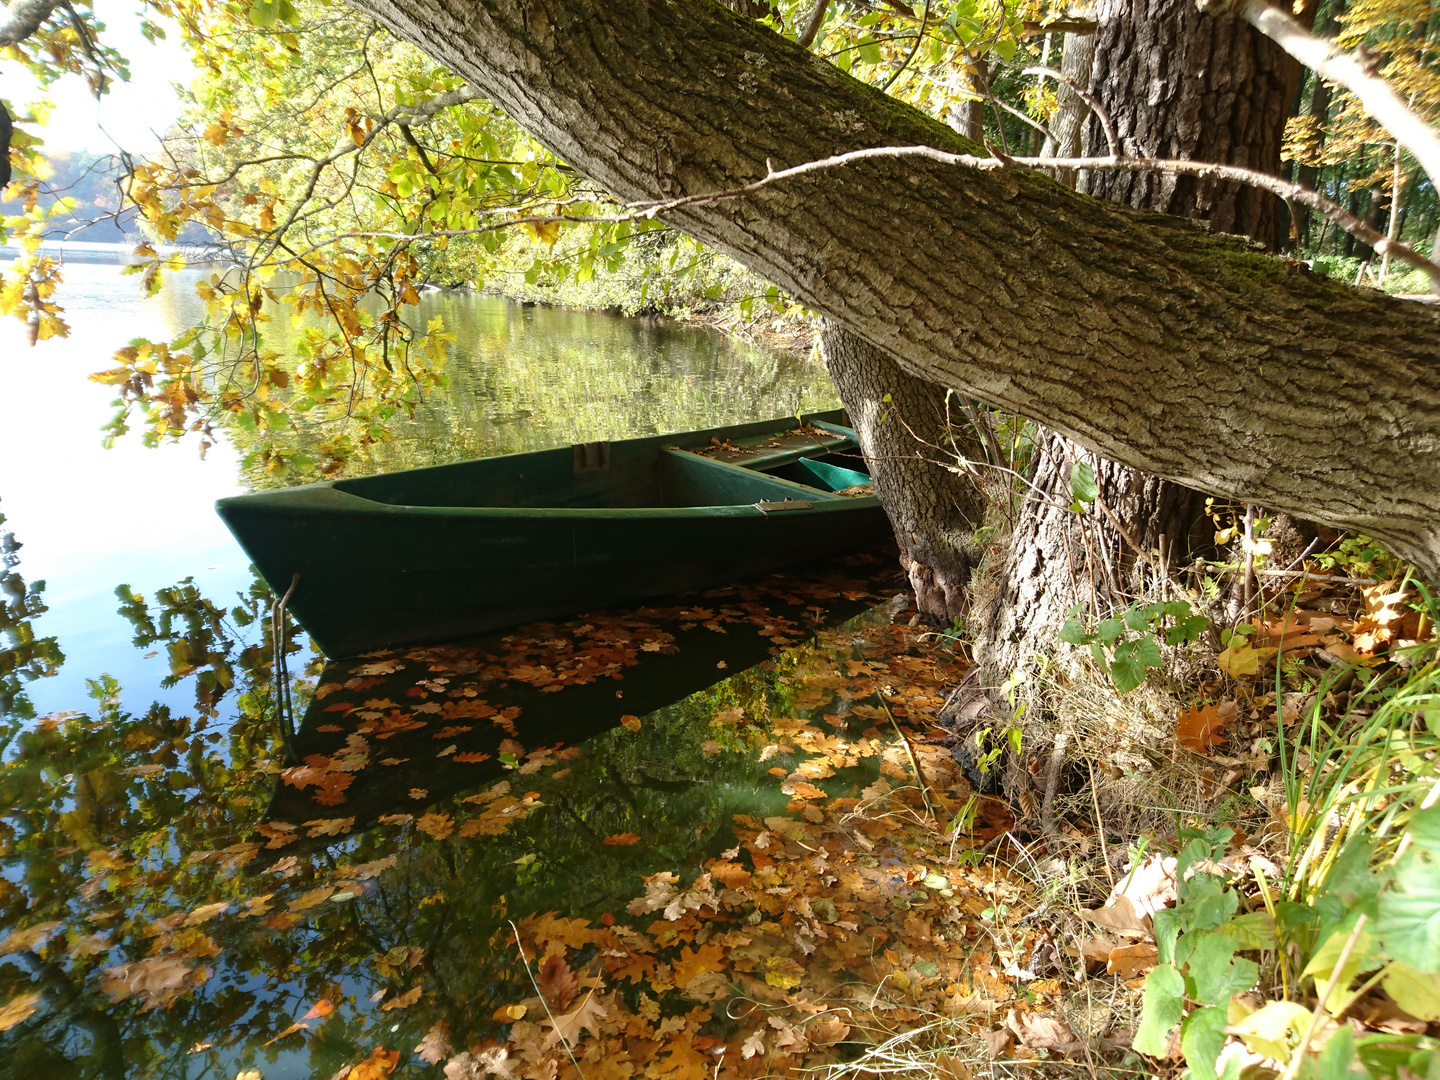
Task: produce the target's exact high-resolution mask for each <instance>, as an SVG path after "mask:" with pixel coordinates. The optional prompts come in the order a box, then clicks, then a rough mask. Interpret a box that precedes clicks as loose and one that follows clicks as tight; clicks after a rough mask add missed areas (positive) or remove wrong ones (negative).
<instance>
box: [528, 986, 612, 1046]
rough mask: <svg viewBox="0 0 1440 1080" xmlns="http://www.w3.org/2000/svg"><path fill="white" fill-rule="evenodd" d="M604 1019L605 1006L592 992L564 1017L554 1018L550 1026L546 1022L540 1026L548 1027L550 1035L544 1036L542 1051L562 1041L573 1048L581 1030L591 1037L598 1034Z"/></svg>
mask: <svg viewBox="0 0 1440 1080" xmlns="http://www.w3.org/2000/svg"><path fill="white" fill-rule="evenodd" d="M604 1018H605V1006H604V1004H603V1003H602V1002H601V1000H600V998H599V997H598V996H597V995H596V993H595V991H594V990H591V991H590V993H589V994H587V995H586V996H585V1000H584V1001H582V1002H581V1003H580V1004H579V1005H577V1006H576V1007H575V1008H574V1009H573V1010H571V1011H570V1012H568V1013H566V1014H565V1015H564V1016H559V1017H556V1018H555V1021H554V1023H553V1024H552V1023H551V1022H550V1021H549V1020H546V1021H545V1022H544V1024H542V1025H541V1026H542V1027H543V1026H545V1025H549V1026H550V1033H549V1034H548V1035H546V1036H545V1041H544V1043H543V1045H542V1049H545V1050H548V1049H550V1047H552V1046H554V1045H555V1044H556V1043H557V1042H560V1041H562V1040H563V1041H564V1043H565V1045H566V1046H574V1045H575V1044H576V1043H577V1042H578V1041H579V1040H580V1031H581V1029H585V1030H588V1031H589V1032H590V1034H591V1035H599V1034H600V1021H601V1020H603V1019H604Z"/></svg>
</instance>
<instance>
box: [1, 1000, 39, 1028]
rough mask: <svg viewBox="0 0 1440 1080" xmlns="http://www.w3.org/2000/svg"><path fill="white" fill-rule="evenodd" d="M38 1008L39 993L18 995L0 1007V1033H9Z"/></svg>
mask: <svg viewBox="0 0 1440 1080" xmlns="http://www.w3.org/2000/svg"><path fill="white" fill-rule="evenodd" d="M39 1006H40V995H39V993H36V992H32V993H29V994H20V995H19V996H18V997H13V998H11V999H10V1000H9V1001H7V1002H6V1003H5V1005H4V1006H3V1007H0V1031H9V1030H10V1029H11V1028H13V1027H14V1026H15V1025H16V1024H18V1023H20V1022H21V1021H22V1020H24V1019H26V1018H27V1017H29V1016H31V1015H33V1014H34V1012H35V1010H36V1009H37V1008H39Z"/></svg>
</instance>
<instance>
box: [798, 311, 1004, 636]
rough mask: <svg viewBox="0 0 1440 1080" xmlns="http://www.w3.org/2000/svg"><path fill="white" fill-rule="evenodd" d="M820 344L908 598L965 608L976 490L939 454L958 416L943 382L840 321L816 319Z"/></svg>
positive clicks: (938, 611)
mask: <svg viewBox="0 0 1440 1080" xmlns="http://www.w3.org/2000/svg"><path fill="white" fill-rule="evenodd" d="M820 349H821V355H822V357H823V359H824V361H825V370H826V371H828V372H829V373H830V377H831V378H832V379H833V380H834V381H835V386H836V387H837V388H838V389H839V391H840V398H841V400H843V401H844V402H845V408H846V409H847V410H848V412H849V413H850V419H851V422H852V423H854V425H855V432H856V434H857V435H858V436H859V438H860V449H861V452H862V453H863V454H864V455H865V462H866V465H867V466H868V467H869V469H870V475H871V476H873V477H874V478H875V493H876V494H877V495H878V496H879V497H880V502H881V504H882V505H883V506H884V507H885V511H886V513H888V514H889V515H890V524H891V525H892V526H893V527H894V529H895V541H896V543H897V544H898V545H899V548H900V565H901V566H902V567H903V568H904V570H905V574H906V576H907V577H908V578H909V581H910V587H911V588H912V589H913V590H914V591H915V603H916V607H917V608H918V609H919V611H920V612H921V613H923V614H925V615H927V616H930V617H931V618H932V619H936V620H939V621H941V622H943V623H945V624H947V625H948V624H949V623H950V622H951V620H953V619H963V618H965V616H966V614H967V612H968V610H969V606H970V605H969V587H970V578H971V573H972V571H973V570H974V568H975V565H976V563H977V562H978V561H979V558H980V554H981V552H980V548H979V545H978V544H977V543H976V542H975V539H974V536H975V531H976V530H977V529H978V528H979V527H980V526H981V525H982V524H983V523H984V518H985V500H984V498H983V497H982V496H981V494H980V491H979V489H978V488H977V487H976V484H975V481H974V479H973V477H972V476H971V475H969V474H968V473H955V472H951V471H949V469H947V468H945V467H944V465H943V464H942V462H943V461H944V459H945V457H946V455H947V453H948V452H949V449H950V447H949V443H950V439H951V437H952V433H954V432H956V431H963V430H965V428H964V425H963V422H961V421H960V418H958V417H952V416H949V415H947V413H946V409H945V402H946V397H945V392H944V391H943V390H941V389H940V388H939V387H937V386H936V385H935V384H934V383H932V382H927V381H925V380H924V379H920V378H917V377H916V376H914V375H911V374H910V373H909V372H907V371H905V370H904V369H903V368H901V367H900V365H898V364H897V363H895V361H894V360H893V359H891V358H890V357H889V356H888V355H887V354H886V353H884V352H882V351H881V350H880V349H878V348H876V347H875V346H874V345H872V344H870V342H868V341H866V340H865V339H864V338H862V337H860V336H858V335H856V334H854V333H851V332H850V331H849V330H847V329H845V327H843V326H840V325H837V324H835V323H829V322H822V324H821V331H820ZM976 453H977V451H975V450H973V449H972V451H971V454H972V460H973V455H974V454H976Z"/></svg>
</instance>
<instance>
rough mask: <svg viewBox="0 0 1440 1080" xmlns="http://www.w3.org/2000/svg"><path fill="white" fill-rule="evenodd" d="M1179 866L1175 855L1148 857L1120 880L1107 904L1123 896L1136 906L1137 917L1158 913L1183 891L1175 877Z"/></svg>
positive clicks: (1173, 901)
mask: <svg viewBox="0 0 1440 1080" xmlns="http://www.w3.org/2000/svg"><path fill="white" fill-rule="evenodd" d="M1178 865H1179V864H1178V863H1177V862H1176V860H1175V857H1174V856H1173V855H1163V856H1162V855H1150V856H1147V857H1146V858H1145V859H1143V860H1141V862H1140V864H1139V865H1138V866H1136V867H1135V868H1134V869H1132V870H1131V871H1130V872H1129V873H1128V874H1126V875H1125V876H1124V877H1123V878H1121V879H1120V880H1119V881H1118V882H1117V883H1116V885H1115V888H1114V889H1112V890H1111V893H1110V899H1109V900H1108V901H1106V903H1107V904H1113V903H1115V901H1116V900H1117V899H1118V898H1119V897H1122V896H1123V897H1125V898H1126V899H1128V900H1129V901H1130V903H1131V904H1132V905H1134V908H1135V913H1136V915H1137V916H1144V915H1154V914H1155V912H1157V911H1159V910H1160V909H1161V908H1167V907H1169V906H1170V905H1171V904H1173V903H1175V897H1176V896H1177V895H1178V892H1179V885H1178V883H1177V882H1176V880H1175V870H1176V867H1177V866H1178Z"/></svg>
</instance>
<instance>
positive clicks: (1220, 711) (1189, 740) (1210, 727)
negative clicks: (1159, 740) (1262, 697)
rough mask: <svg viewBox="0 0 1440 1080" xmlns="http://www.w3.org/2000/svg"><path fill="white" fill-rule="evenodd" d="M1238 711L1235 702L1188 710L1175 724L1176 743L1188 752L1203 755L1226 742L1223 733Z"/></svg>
mask: <svg viewBox="0 0 1440 1080" xmlns="http://www.w3.org/2000/svg"><path fill="white" fill-rule="evenodd" d="M1237 711H1238V707H1237V706H1236V704H1235V702H1233V701H1227V702H1224V703H1223V704H1220V705H1206V706H1204V707H1203V708H1195V709H1186V710H1185V711H1184V712H1182V713H1181V714H1180V719H1179V720H1178V721H1177V722H1176V724H1175V741H1176V742H1178V743H1179V744H1180V745H1181V746H1183V747H1185V749H1187V750H1193V751H1195V753H1197V754H1203V753H1205V752H1206V751H1207V750H1208V749H1209V748H1210V747H1212V746H1218V745H1220V744H1221V743H1223V742H1224V741H1225V738H1224V736H1223V735H1222V734H1221V732H1222V731H1224V729H1225V728H1226V726H1228V725H1229V723H1230V722H1231V721H1232V720H1234V719H1235V714H1236V712H1237Z"/></svg>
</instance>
